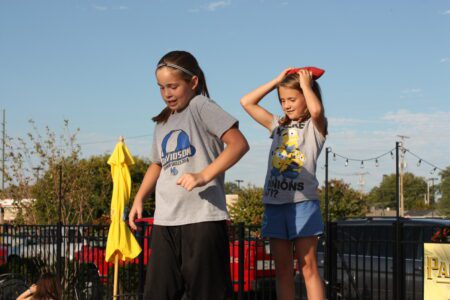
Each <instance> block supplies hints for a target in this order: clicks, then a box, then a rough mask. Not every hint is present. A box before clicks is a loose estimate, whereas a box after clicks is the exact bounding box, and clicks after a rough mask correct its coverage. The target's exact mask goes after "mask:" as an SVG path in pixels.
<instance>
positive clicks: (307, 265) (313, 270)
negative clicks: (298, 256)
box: [301, 259, 319, 280]
mask: <svg viewBox="0 0 450 300" xmlns="http://www.w3.org/2000/svg"><path fill="white" fill-rule="evenodd" d="M301 269H302V274H303V277H304V278H305V280H307V279H308V278H312V277H314V276H317V275H318V274H319V270H318V268H317V262H316V261H315V260H310V259H305V260H304V261H303V262H302V264H301Z"/></svg>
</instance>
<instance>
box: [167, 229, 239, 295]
mask: <svg viewBox="0 0 450 300" xmlns="http://www.w3.org/2000/svg"><path fill="white" fill-rule="evenodd" d="M181 227H182V233H183V236H182V242H181V244H182V247H181V261H182V264H181V273H182V274H183V278H184V280H185V282H186V294H187V299H192V300H225V299H228V298H229V297H231V296H232V286H231V275H230V244H229V242H228V227H227V224H226V221H213V222H201V223H194V224H188V225H183V226H181ZM161 299H162V298H161Z"/></svg>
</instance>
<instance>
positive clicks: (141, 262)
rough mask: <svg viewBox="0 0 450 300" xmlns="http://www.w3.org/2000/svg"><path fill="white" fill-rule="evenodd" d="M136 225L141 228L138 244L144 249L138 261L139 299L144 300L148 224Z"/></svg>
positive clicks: (138, 233) (139, 229)
mask: <svg viewBox="0 0 450 300" xmlns="http://www.w3.org/2000/svg"><path fill="white" fill-rule="evenodd" d="M136 225H137V226H139V228H138V231H137V234H136V235H137V240H138V243H139V245H140V246H141V249H142V251H141V253H140V254H139V256H138V259H139V287H138V299H139V300H142V299H143V297H144V283H145V276H144V257H145V251H147V248H146V247H145V245H144V241H145V233H146V232H147V224H146V223H145V222H138V223H137V224H136ZM147 238H150V237H147Z"/></svg>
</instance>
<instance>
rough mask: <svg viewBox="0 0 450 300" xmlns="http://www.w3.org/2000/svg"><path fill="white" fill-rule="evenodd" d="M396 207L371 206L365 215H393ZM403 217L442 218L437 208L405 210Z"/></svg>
mask: <svg viewBox="0 0 450 300" xmlns="http://www.w3.org/2000/svg"><path fill="white" fill-rule="evenodd" d="M395 216H397V210H396V209H390V208H389V207H387V208H385V209H384V208H375V207H371V208H370V210H369V212H368V213H367V214H366V217H395ZM404 217H405V218H443V217H444V216H442V215H441V214H440V213H439V211H437V210H430V209H428V210H405V214H404Z"/></svg>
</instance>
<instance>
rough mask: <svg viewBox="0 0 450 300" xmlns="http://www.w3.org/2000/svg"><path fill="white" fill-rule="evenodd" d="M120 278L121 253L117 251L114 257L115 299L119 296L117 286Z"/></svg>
mask: <svg viewBox="0 0 450 300" xmlns="http://www.w3.org/2000/svg"><path fill="white" fill-rule="evenodd" d="M118 279H119V253H116V255H115V258H114V294H113V295H114V299H116V297H117V286H118V284H117V283H118Z"/></svg>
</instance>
